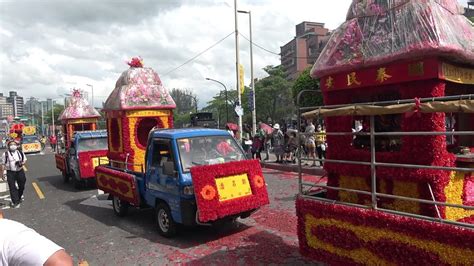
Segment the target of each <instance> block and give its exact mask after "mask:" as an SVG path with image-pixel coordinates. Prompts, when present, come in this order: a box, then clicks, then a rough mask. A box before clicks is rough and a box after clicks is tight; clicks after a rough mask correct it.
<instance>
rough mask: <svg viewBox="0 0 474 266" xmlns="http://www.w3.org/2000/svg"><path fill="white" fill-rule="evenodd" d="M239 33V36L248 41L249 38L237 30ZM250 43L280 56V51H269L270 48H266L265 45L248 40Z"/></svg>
mask: <svg viewBox="0 0 474 266" xmlns="http://www.w3.org/2000/svg"><path fill="white" fill-rule="evenodd" d="M239 34H240V36H242V37H243V38H244V39H246V40H247V41H249V42H250V40H249V38H247V37H246V36H245V35H243V34H242V33H240V32H239ZM250 43H251V44H253V45H255V46H257V47H258V48H260V49H262V50H264V51H265V52H267V53H270V54H274V55H278V56H280V53H275V52H273V51H270V50H268V49H267V48H265V47H263V46H261V45H258V44H256V43H255V42H250Z"/></svg>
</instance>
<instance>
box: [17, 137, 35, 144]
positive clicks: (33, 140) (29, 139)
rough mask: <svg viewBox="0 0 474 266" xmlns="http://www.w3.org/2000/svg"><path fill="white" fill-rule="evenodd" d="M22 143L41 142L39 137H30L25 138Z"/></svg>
mask: <svg viewBox="0 0 474 266" xmlns="http://www.w3.org/2000/svg"><path fill="white" fill-rule="evenodd" d="M21 142H22V143H35V142H39V139H38V137H37V136H28V137H23V139H22V140H21Z"/></svg>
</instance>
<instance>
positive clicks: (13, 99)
mask: <svg viewBox="0 0 474 266" xmlns="http://www.w3.org/2000/svg"><path fill="white" fill-rule="evenodd" d="M7 102H8V103H10V104H11V105H12V107H13V116H15V117H20V116H23V115H24V109H23V107H24V103H23V97H21V96H18V94H17V92H16V91H10V92H9V97H7Z"/></svg>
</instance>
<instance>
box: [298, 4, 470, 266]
mask: <svg viewBox="0 0 474 266" xmlns="http://www.w3.org/2000/svg"><path fill="white" fill-rule="evenodd" d="M473 40H474V27H473V25H472V24H471V23H470V22H469V21H468V20H467V19H466V18H465V17H463V16H462V15H461V14H460V12H459V8H458V6H457V2H456V1H455V0H452V1H450V0H426V1H421V0H412V1H409V0H396V1H362V0H355V1H353V3H352V5H351V7H350V9H349V12H348V15H347V20H346V22H345V23H343V24H342V25H341V26H340V27H339V28H338V29H336V30H335V31H334V33H333V34H332V36H331V39H330V40H329V42H328V45H327V46H326V47H325V49H324V50H323V52H322V54H321V56H320V57H319V58H318V60H317V61H316V63H315V65H314V66H313V69H312V71H311V75H312V76H313V77H314V78H320V80H321V89H322V93H323V98H324V104H325V106H321V107H318V108H317V109H315V110H313V111H310V112H306V113H304V114H303V116H304V117H306V118H308V119H309V118H314V117H315V116H318V115H320V116H323V117H325V125H326V129H327V134H328V137H327V142H328V149H327V159H328V161H327V162H326V163H325V165H324V168H325V170H326V172H327V174H328V184H327V187H325V192H324V193H323V194H322V195H321V194H318V195H313V194H311V192H308V191H306V190H304V189H305V188H307V187H306V184H304V183H302V186H301V188H302V190H301V193H300V196H299V197H298V198H297V202H296V207H297V214H298V234H299V241H300V250H301V252H302V253H303V254H304V255H306V256H309V257H312V258H314V259H315V260H319V261H324V262H327V263H330V264H353V263H354V264H406V263H407V262H409V263H411V264H462V265H473V264H474V230H473V229H472V228H473V227H474V179H473V175H472V173H473V172H474V136H473V134H472V132H473V131H474V41H473ZM462 95H465V96H462ZM353 131H354V132H356V133H355V134H353V133H352V132H353ZM343 132H346V134H344V135H342V134H340V133H343ZM331 133H335V134H331ZM438 133H439V134H438ZM412 199H415V200H412ZM435 202H436V204H434V203H435Z"/></svg>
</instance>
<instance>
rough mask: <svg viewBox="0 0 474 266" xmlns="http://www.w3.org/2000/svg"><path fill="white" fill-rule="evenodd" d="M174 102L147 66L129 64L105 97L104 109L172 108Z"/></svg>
mask: <svg viewBox="0 0 474 266" xmlns="http://www.w3.org/2000/svg"><path fill="white" fill-rule="evenodd" d="M175 107H176V104H175V102H174V100H173V98H171V95H170V94H169V92H168V91H167V90H166V89H165V88H164V87H163V85H162V83H161V80H160V77H159V76H158V74H157V73H156V72H155V71H154V70H153V69H151V68H149V67H141V66H138V67H134V66H131V67H130V68H129V69H128V70H126V71H124V72H123V73H122V75H121V76H120V78H119V79H118V80H117V82H116V84H115V89H114V90H113V91H112V93H111V94H110V95H109V97H108V98H107V101H106V102H105V105H104V110H106V111H113V110H137V109H174V108H175Z"/></svg>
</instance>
